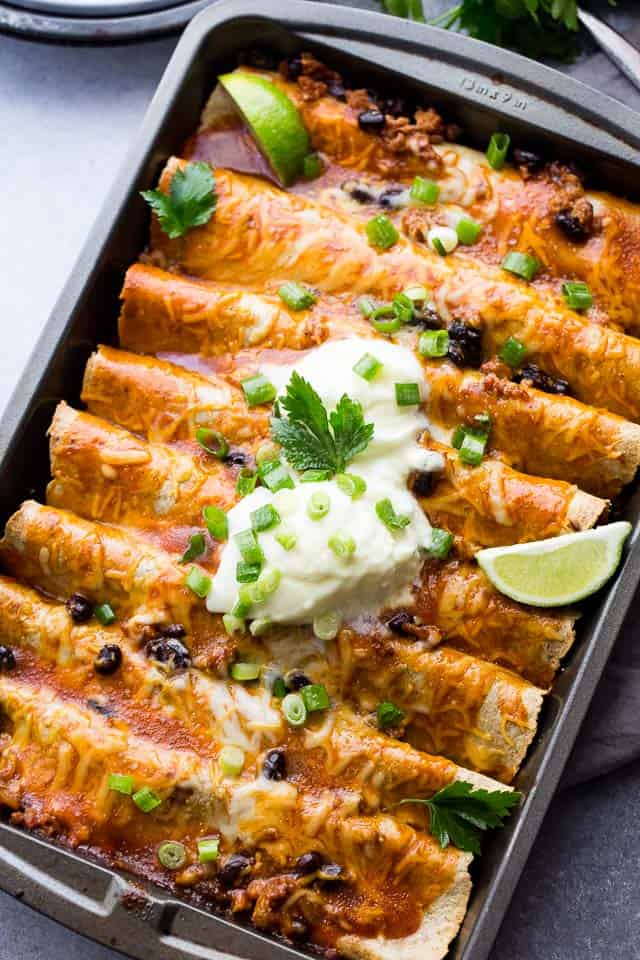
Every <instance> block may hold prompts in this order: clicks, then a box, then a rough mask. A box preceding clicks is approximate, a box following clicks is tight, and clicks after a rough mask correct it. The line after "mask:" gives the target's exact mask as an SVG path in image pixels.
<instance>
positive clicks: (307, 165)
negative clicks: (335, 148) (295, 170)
mask: <svg viewBox="0 0 640 960" xmlns="http://www.w3.org/2000/svg"><path fill="white" fill-rule="evenodd" d="M323 167H324V164H323V163H322V159H321V157H319V156H318V154H317V153H308V154H307V155H306V157H305V158H304V162H303V164H302V176H303V177H304V178H305V180H315V179H316V177H319V176H320V174H321V173H322V170H323Z"/></svg>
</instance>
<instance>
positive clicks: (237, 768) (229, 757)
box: [218, 744, 244, 777]
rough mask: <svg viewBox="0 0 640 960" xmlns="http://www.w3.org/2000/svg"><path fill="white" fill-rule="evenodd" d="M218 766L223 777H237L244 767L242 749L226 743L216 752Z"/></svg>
mask: <svg viewBox="0 0 640 960" xmlns="http://www.w3.org/2000/svg"><path fill="white" fill-rule="evenodd" d="M218 766H219V767H220V769H221V770H222V772H223V773H224V775H225V777H237V776H238V774H239V773H242V768H243V767H244V751H243V750H241V749H240V747H234V746H231V745H230V744H228V745H227V746H224V747H223V748H222V750H221V751H220V753H219V754H218Z"/></svg>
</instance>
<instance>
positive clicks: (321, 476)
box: [300, 470, 331, 483]
mask: <svg viewBox="0 0 640 960" xmlns="http://www.w3.org/2000/svg"><path fill="white" fill-rule="evenodd" d="M330 479H331V471H330V470H305V471H304V473H302V474H301V475H300V483H322V481H323V480H330Z"/></svg>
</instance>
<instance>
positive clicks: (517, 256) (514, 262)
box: [502, 250, 540, 281]
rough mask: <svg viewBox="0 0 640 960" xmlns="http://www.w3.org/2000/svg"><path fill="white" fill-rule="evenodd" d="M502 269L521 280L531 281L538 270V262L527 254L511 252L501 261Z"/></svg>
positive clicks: (517, 251) (516, 251)
mask: <svg viewBox="0 0 640 960" xmlns="http://www.w3.org/2000/svg"><path fill="white" fill-rule="evenodd" d="M502 269H503V270H507V271H508V272H509V273H513V274H514V275H515V276H516V277H521V278H522V279H523V280H527V281H531V280H533V278H534V277H535V275H536V274H537V272H538V270H539V269H540V261H539V260H537V259H536V258H535V257H532V256H531V254H529V253H521V252H520V251H519V250H512V251H511V253H508V254H507V255H506V257H505V258H504V260H503V261H502Z"/></svg>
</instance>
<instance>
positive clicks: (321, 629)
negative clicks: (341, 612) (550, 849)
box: [313, 613, 341, 640]
mask: <svg viewBox="0 0 640 960" xmlns="http://www.w3.org/2000/svg"><path fill="white" fill-rule="evenodd" d="M340 626H341V620H340V617H339V616H338V614H337V613H323V614H321V615H320V616H317V617H314V618H313V632H314V634H315V636H316V637H317V638H318V639H319V640H333V639H334V638H335V637H337V636H338V633H339V632H340Z"/></svg>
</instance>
